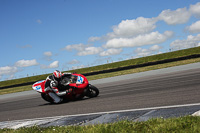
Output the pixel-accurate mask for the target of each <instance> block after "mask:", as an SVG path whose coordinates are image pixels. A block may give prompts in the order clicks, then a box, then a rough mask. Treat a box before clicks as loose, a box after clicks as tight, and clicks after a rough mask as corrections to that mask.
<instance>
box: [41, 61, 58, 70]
mask: <svg viewBox="0 0 200 133" xmlns="http://www.w3.org/2000/svg"><path fill="white" fill-rule="evenodd" d="M40 67H41V68H42V69H47V68H58V67H59V61H54V62H52V63H51V64H49V65H48V66H46V65H41V66H40Z"/></svg>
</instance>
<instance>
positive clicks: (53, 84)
mask: <svg viewBox="0 0 200 133" xmlns="http://www.w3.org/2000/svg"><path fill="white" fill-rule="evenodd" d="M71 76H72V74H71V73H63V74H62V73H61V72H60V71H59V70H55V71H54V72H53V74H52V75H49V76H48V77H47V78H46V84H45V91H47V92H48V91H49V90H53V92H52V91H49V93H48V95H49V96H50V97H51V98H52V99H53V100H54V103H61V102H62V101H63V99H62V98H61V97H60V96H63V95H66V94H67V93H69V92H71V91H72V89H70V88H69V89H67V90H66V88H65V89H64V90H63V89H62V88H61V81H62V79H63V78H64V77H66V78H69V79H70V78H71ZM65 87H66V86H65Z"/></svg>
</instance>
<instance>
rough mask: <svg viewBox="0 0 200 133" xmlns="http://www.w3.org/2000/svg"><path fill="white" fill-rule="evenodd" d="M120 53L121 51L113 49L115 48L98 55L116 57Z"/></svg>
mask: <svg viewBox="0 0 200 133" xmlns="http://www.w3.org/2000/svg"><path fill="white" fill-rule="evenodd" d="M121 52H122V49H121V48H120V49H115V48H111V49H108V50H107V51H103V52H101V53H100V54H99V55H100V56H109V55H118V54H120V53H121Z"/></svg>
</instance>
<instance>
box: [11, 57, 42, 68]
mask: <svg viewBox="0 0 200 133" xmlns="http://www.w3.org/2000/svg"><path fill="white" fill-rule="evenodd" d="M38 64H39V63H38V62H37V61H36V59H33V60H19V61H17V62H16V63H15V66H16V67H29V66H36V65H38Z"/></svg>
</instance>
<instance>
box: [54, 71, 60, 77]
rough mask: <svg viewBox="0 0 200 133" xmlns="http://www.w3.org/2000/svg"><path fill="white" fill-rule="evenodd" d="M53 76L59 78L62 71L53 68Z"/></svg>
mask: <svg viewBox="0 0 200 133" xmlns="http://www.w3.org/2000/svg"><path fill="white" fill-rule="evenodd" d="M53 76H54V78H61V76H62V73H61V72H60V71H58V70H55V71H54V72H53Z"/></svg>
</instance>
